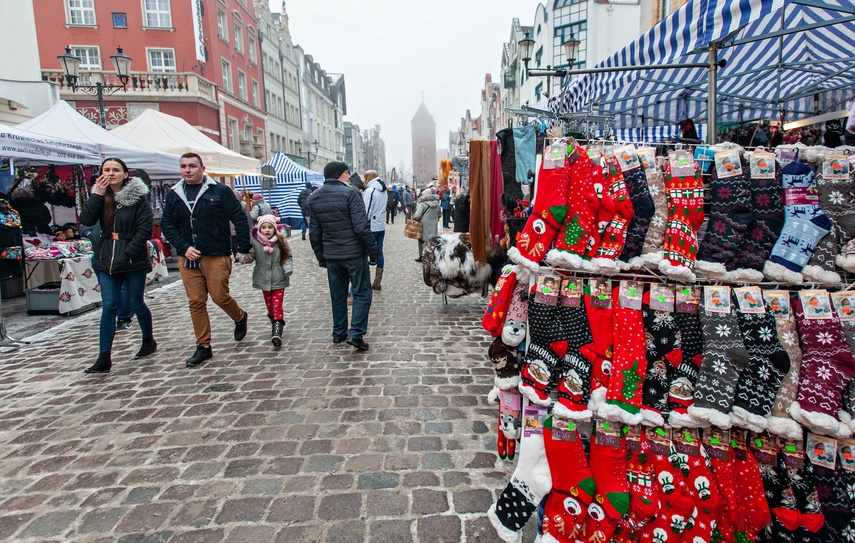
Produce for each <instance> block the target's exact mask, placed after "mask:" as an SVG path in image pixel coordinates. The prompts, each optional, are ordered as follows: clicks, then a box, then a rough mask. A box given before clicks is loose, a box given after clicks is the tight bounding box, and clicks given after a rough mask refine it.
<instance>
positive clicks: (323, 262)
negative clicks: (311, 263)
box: [318, 260, 327, 268]
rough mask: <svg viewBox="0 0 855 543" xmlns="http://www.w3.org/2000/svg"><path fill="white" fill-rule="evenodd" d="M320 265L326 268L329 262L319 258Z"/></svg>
mask: <svg viewBox="0 0 855 543" xmlns="http://www.w3.org/2000/svg"><path fill="white" fill-rule="evenodd" d="M318 266H320V267H322V268H326V267H327V262H326V260H319V261H318Z"/></svg>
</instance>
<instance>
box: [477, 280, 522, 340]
mask: <svg viewBox="0 0 855 543" xmlns="http://www.w3.org/2000/svg"><path fill="white" fill-rule="evenodd" d="M528 298H529V290H528V282H523V281H518V282H517V285H516V287H514V290H513V293H512V294H511V301H510V303H509V304H508V308H507V311H506V313H505V322H504V324H503V325H502V334H501V336H502V341H503V342H504V344H505V345H507V346H508V347H517V346H519V344H520V343H522V342H523V340H525V333H526V327H527V326H528ZM485 316H486V315H485Z"/></svg>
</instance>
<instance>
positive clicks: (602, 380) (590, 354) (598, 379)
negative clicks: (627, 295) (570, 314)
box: [582, 294, 614, 414]
mask: <svg viewBox="0 0 855 543" xmlns="http://www.w3.org/2000/svg"><path fill="white" fill-rule="evenodd" d="M584 300H585V310H586V311H587V313H588V325H589V326H590V328H591V337H592V339H593V341H592V343H591V345H590V348H588V349H583V350H582V354H584V355H585V356H586V357H587V358H588V359H589V360H590V361H591V363H592V367H591V399H590V401H589V402H588V406H589V408H590V410H591V411H592V412H593V413H595V414H596V413H597V412H598V411H599V408H600V406H601V405H603V403H604V402H605V401H606V388H608V386H609V378H610V377H611V374H612V352H613V350H614V346H613V343H614V341H613V338H614V330H613V328H614V322H613V320H612V308H611V307H608V308H603V307H594V306H593V305H591V295H590V294H586V295H585V296H584Z"/></svg>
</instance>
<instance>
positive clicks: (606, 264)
mask: <svg viewBox="0 0 855 543" xmlns="http://www.w3.org/2000/svg"><path fill="white" fill-rule="evenodd" d="M591 269H592V270H593V271H594V272H597V273H606V274H612V273H617V272H618V271H620V270H618V267H617V264H615V261H614V260H612V259H610V258H592V259H591Z"/></svg>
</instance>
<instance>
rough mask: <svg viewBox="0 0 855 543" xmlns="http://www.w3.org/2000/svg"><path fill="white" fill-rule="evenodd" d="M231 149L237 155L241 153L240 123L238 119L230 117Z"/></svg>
mask: <svg viewBox="0 0 855 543" xmlns="http://www.w3.org/2000/svg"><path fill="white" fill-rule="evenodd" d="M229 149H231V150H232V151H234V152H236V153H240V142H238V122H237V119H234V118H232V117H229Z"/></svg>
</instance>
